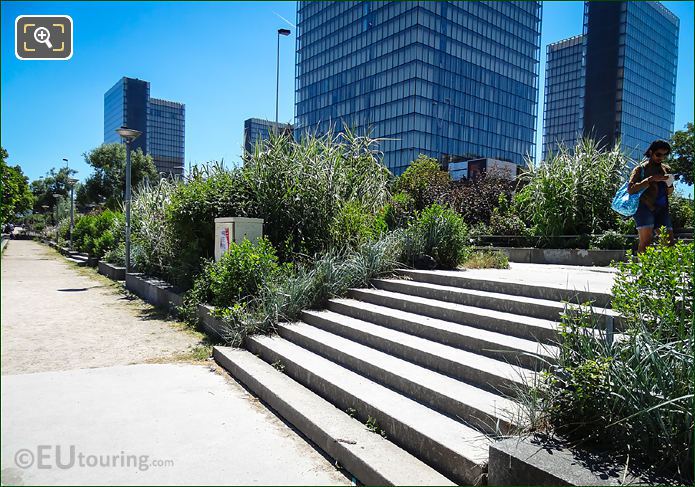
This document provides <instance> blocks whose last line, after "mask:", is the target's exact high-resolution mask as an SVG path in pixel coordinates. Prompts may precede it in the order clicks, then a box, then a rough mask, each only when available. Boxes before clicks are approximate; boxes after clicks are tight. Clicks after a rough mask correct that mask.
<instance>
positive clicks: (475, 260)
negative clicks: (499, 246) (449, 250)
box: [463, 250, 509, 269]
mask: <svg viewBox="0 0 695 487" xmlns="http://www.w3.org/2000/svg"><path fill="white" fill-rule="evenodd" d="M463 265H464V267H466V268H468V269H509V258H508V257H507V254H504V253H502V252H500V251H499V250H479V251H477V252H473V253H472V254H471V255H470V256H469V257H468V258H467V259H466V261H465V262H464V263H463Z"/></svg>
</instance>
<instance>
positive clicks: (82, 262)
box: [65, 257, 87, 267]
mask: <svg viewBox="0 0 695 487" xmlns="http://www.w3.org/2000/svg"><path fill="white" fill-rule="evenodd" d="M65 260H67V261H68V262H72V263H73V264H77V265H78V266H80V267H84V266H86V265H87V261H86V260H83V259H78V258H75V257H65Z"/></svg>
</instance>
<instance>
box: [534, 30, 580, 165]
mask: <svg viewBox="0 0 695 487" xmlns="http://www.w3.org/2000/svg"><path fill="white" fill-rule="evenodd" d="M583 51H584V37H583V36H575V37H570V38H569V39H565V40H563V41H559V42H554V43H552V44H548V47H547V49H546V60H547V64H546V69H545V87H546V88H545V96H544V102H543V107H544V108H543V159H545V158H546V156H547V155H548V151H557V145H558V144H563V145H564V146H565V147H573V146H574V144H575V142H576V139H577V137H578V136H581V133H582V125H581V117H580V116H578V114H579V112H580V106H581V105H580V99H581V97H582V87H583V85H582V69H583V66H582V59H583Z"/></svg>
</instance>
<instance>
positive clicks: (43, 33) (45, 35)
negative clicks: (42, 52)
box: [34, 27, 53, 49]
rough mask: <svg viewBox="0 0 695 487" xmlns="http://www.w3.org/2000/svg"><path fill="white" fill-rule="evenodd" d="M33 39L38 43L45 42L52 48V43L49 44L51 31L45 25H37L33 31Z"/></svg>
mask: <svg viewBox="0 0 695 487" xmlns="http://www.w3.org/2000/svg"><path fill="white" fill-rule="evenodd" d="M34 40H35V41H36V42H38V43H39V44H46V45H47V46H48V48H49V49H53V44H51V31H49V30H48V29H47V28H45V27H39V28H38V29H36V30H35V31H34Z"/></svg>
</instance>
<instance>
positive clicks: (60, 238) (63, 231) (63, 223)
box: [56, 216, 79, 245]
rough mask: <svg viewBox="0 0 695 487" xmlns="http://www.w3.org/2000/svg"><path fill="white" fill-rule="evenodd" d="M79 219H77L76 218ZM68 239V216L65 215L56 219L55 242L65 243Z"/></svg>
mask: <svg viewBox="0 0 695 487" xmlns="http://www.w3.org/2000/svg"><path fill="white" fill-rule="evenodd" d="M78 221H79V219H78ZM69 240H70V217H69V216H67V217H65V218H62V219H61V220H60V221H58V225H56V243H58V244H59V245H67V243H68V241H69Z"/></svg>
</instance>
